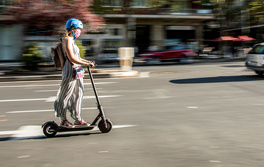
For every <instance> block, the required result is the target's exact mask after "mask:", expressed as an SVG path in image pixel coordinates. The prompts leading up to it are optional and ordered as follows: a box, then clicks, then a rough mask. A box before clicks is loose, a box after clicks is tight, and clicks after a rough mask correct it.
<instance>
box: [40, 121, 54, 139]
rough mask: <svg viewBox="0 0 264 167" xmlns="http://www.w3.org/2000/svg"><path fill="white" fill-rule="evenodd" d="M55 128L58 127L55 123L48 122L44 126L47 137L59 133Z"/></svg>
mask: <svg viewBox="0 0 264 167" xmlns="http://www.w3.org/2000/svg"><path fill="white" fill-rule="evenodd" d="M55 129H57V126H56V125H55V124H54V123H46V124H45V125H44V126H43V133H44V134H45V136H47V137H54V136H55V135H56V133H57V132H56V131H55Z"/></svg>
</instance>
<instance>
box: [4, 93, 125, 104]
mask: <svg viewBox="0 0 264 167" xmlns="http://www.w3.org/2000/svg"><path fill="white" fill-rule="evenodd" d="M120 96H122V95H105V96H99V98H109V97H120ZM92 98H95V96H84V97H83V99H92ZM55 99H56V96H51V97H48V98H34V99H7V100H0V103H5V102H25V101H45V102H54V101H55Z"/></svg>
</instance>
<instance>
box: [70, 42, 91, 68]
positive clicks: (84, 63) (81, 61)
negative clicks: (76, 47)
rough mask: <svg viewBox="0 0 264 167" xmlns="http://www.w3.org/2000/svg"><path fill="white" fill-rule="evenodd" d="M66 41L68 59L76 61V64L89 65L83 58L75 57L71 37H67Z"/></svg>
mask: <svg viewBox="0 0 264 167" xmlns="http://www.w3.org/2000/svg"><path fill="white" fill-rule="evenodd" d="M65 40H66V41H65V42H66V52H67V53H68V54H67V56H68V59H69V60H70V61H71V62H73V63H75V64H80V65H89V64H88V63H87V62H86V61H83V60H82V59H81V60H78V59H76V58H75V57H74V55H73V52H72V50H73V48H72V44H71V40H70V39H69V38H66V39H65Z"/></svg>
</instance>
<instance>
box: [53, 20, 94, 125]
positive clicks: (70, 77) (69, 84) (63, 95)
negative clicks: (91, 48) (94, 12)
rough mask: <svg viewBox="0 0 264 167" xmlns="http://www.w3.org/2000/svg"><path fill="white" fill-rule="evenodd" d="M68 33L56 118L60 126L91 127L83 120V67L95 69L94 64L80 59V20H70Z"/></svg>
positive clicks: (64, 43) (81, 25) (66, 34)
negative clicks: (77, 39) (78, 42)
mask: <svg viewBox="0 0 264 167" xmlns="http://www.w3.org/2000/svg"><path fill="white" fill-rule="evenodd" d="M66 29H67V30H66V33H65V35H64V37H63V39H62V47H63V50H64V53H65V56H66V61H65V64H64V66H63V69H62V81H61V85H60V89H59V91H58V93H57V98H56V100H55V103H54V109H55V116H57V117H60V120H61V124H60V126H62V127H66V128H74V127H75V126H76V127H77V126H89V125H90V124H89V123H87V122H85V121H84V120H83V119H82V118H81V109H82V100H83V94H84V85H83V77H84V70H83V69H82V65H83V66H89V67H94V63H93V62H91V61H87V60H85V59H83V58H81V57H80V53H79V48H78V46H77V45H76V43H75V41H74V40H75V39H76V38H78V37H79V36H80V34H81V29H83V24H82V22H81V21H80V20H78V19H74V18H72V19H69V20H68V21H67V23H66ZM67 111H69V112H70V113H71V117H72V118H73V119H74V120H75V122H74V124H72V123H71V122H69V121H68V120H67V118H66V115H67Z"/></svg>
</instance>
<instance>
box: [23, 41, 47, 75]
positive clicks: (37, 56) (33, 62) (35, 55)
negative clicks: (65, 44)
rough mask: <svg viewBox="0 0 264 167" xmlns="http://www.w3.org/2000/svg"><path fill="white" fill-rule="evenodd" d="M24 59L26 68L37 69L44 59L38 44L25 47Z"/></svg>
mask: <svg viewBox="0 0 264 167" xmlns="http://www.w3.org/2000/svg"><path fill="white" fill-rule="evenodd" d="M22 61H23V64H24V68H25V69H27V70H32V71H35V70H37V68H38V66H39V64H40V63H41V62H43V61H44V59H43V55H42V52H41V50H40V47H39V46H37V45H36V44H32V45H29V46H27V47H25V49H24V53H23V58H22Z"/></svg>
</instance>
